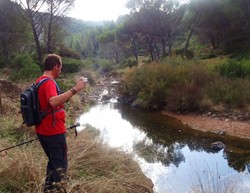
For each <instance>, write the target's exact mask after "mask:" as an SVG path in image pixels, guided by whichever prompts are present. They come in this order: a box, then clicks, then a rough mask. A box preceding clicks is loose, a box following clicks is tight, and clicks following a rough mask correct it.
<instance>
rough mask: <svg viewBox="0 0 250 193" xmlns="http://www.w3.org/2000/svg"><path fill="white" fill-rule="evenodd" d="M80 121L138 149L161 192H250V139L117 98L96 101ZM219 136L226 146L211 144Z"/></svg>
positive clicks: (122, 144) (127, 148)
mask: <svg viewBox="0 0 250 193" xmlns="http://www.w3.org/2000/svg"><path fill="white" fill-rule="evenodd" d="M77 121H78V122H79V123H80V124H81V125H83V126H82V128H80V129H84V125H85V124H89V125H91V126H93V127H95V128H97V129H99V130H100V131H101V132H100V135H101V137H102V138H103V140H104V142H107V143H108V144H109V145H110V146H111V147H120V148H122V149H123V150H124V151H126V152H129V153H133V154H134V159H135V160H136V161H137V162H138V163H139V165H140V166H141V168H142V171H143V172H144V174H145V175H146V176H147V177H148V178H150V179H151V180H152V182H153V183H154V192H155V193H191V192H195V193H197V192H204V193H207V192H211V193H230V192H234V193H249V192H250V173H249V172H250V165H248V162H249V163H250V150H249V145H250V142H249V141H247V140H239V139H237V138H230V137H226V136H219V135H215V134H211V133H210V134H208V133H203V132H200V131H195V130H192V129H191V128H189V127H187V126H185V125H182V124H181V123H180V122H179V121H178V120H176V119H174V118H172V117H167V116H164V115H162V114H161V113H158V112H146V111H141V110H138V109H134V108H131V107H129V106H126V105H121V104H119V103H116V101H112V100H111V101H110V102H108V103H99V104H97V105H95V106H93V107H91V108H90V110H89V111H88V112H85V113H84V114H82V115H81V116H80V117H79V118H78V120H77ZM249 129H250V128H249ZM215 141H222V142H223V143H224V144H225V145H226V148H225V149H223V150H220V151H219V150H217V151H215V150H213V149H211V147H210V146H211V143H213V142H215ZM247 166H248V167H247Z"/></svg>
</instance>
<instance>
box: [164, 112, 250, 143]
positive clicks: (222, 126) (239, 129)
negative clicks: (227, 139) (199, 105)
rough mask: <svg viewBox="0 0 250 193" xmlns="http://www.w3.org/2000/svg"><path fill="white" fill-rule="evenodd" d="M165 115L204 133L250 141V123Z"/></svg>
mask: <svg viewBox="0 0 250 193" xmlns="http://www.w3.org/2000/svg"><path fill="white" fill-rule="evenodd" d="M163 114H164V115H168V116H171V117H175V118H177V119H179V120H180V121H181V122H182V123H183V124H186V125H188V126H190V127H191V128H193V129H197V130H200V131H204V132H207V131H209V132H216V133H224V134H226V135H231V136H235V137H240V138H245V139H250V121H232V120H229V119H225V118H224V119H223V118H212V117H207V116H202V115H182V114H174V113H171V112H166V111H163Z"/></svg>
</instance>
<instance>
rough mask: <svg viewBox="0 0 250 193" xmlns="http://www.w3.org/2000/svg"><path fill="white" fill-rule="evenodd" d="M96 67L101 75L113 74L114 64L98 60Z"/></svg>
mask: <svg viewBox="0 0 250 193" xmlns="http://www.w3.org/2000/svg"><path fill="white" fill-rule="evenodd" d="M94 66H95V68H96V69H97V70H98V72H99V73H101V74H106V73H108V72H111V71H112V69H113V64H112V62H111V61H110V60H106V59H97V60H96V61H95V63H94Z"/></svg>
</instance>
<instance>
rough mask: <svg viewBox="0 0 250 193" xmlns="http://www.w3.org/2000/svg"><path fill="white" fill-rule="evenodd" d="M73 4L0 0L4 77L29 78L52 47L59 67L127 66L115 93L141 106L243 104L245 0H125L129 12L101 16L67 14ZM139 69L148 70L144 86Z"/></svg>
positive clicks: (249, 70) (249, 11)
mask: <svg viewBox="0 0 250 193" xmlns="http://www.w3.org/2000/svg"><path fill="white" fill-rule="evenodd" d="M73 3H74V0H70V1H63V0H53V1H52V0H50V1H46V0H43V1H38V0H34V1H21V0H13V1H11V0H1V6H0V68H1V69H6V68H10V69H11V73H10V75H9V78H10V80H12V81H20V80H22V79H23V80H30V79H32V78H35V77H37V76H38V75H39V73H40V71H41V68H42V66H41V62H42V57H43V56H44V55H45V54H46V53H57V54H60V55H61V56H62V57H63V63H64V68H63V71H64V73H76V72H78V71H80V69H82V68H85V69H89V70H93V71H96V72H98V73H100V74H105V73H108V72H110V71H112V70H117V69H125V68H131V71H132V72H131V71H129V72H128V73H127V76H125V77H127V78H126V83H125V86H124V89H123V92H124V95H128V96H129V97H130V98H133V101H135V103H136V105H138V106H141V107H143V108H149V109H155V108H156V109H158V108H159V107H162V106H169V107H170V108H171V109H172V110H197V109H201V108H203V107H204V108H208V109H209V108H212V106H215V105H218V104H221V103H222V104H225V105H224V106H227V107H230V108H231V107H236V108H242V107H246V106H248V104H249V102H250V98H249V97H247V96H248V93H246V90H249V83H248V82H249V81H248V79H249V75H250V61H249V49H250V46H249V45H250V44H249V41H250V23H249V21H250V2H249V1H248V0H237V1H234V0H209V1H208V0H190V1H186V2H185V3H184V2H182V3H180V1H177V0H128V1H127V4H126V6H127V8H129V10H130V13H129V14H127V15H121V16H120V17H119V18H118V19H117V21H105V22H86V21H82V20H77V19H74V18H69V17H67V12H68V11H69V10H70V9H71V7H72V5H73ZM208 63H209V64H208ZM141 64H151V65H146V66H143V68H136V66H140V65H141ZM184 64H186V65H184ZM133 66H135V68H132V67H133ZM198 66H199V67H198ZM144 68H146V69H145V70H143V69H144ZM151 68H152V70H151ZM164 68H165V69H164ZM170 68H171V69H170ZM178 68H179V70H178ZM200 68H201V69H200ZM192 69H193V70H192ZM198 69H199V72H198ZM194 70H196V71H197V72H195V71H194ZM144 71H148V72H149V73H153V72H155V74H154V75H150V77H153V79H154V80H155V81H153V82H154V85H149V87H148V89H147V87H145V85H144V83H145V82H147V79H146V78H147V77H149V76H148V75H146V76H144V77H143V76H140V78H138V74H142V73H144V74H147V73H145V72H144ZM171 71H174V72H175V77H173V76H172V75H173V74H174V73H171ZM160 72H161V73H162V74H160ZM164 72H165V74H164ZM184 74H186V75H184ZM193 74H197V76H193ZM128 76H129V77H128ZM133 76H134V77H137V79H136V78H133ZM178 76H179V78H178ZM195 77H196V79H195V80H194V78H195ZM143 82H144V83H143ZM155 82H156V83H155ZM170 84H171V85H170ZM239 84H240V85H242V84H243V85H244V86H241V87H239V86H238V85H239ZM211 85H212V86H211ZM204 88H205V89H204ZM235 89H236V90H235ZM204 90H205V91H204ZM180 91H182V93H180ZM242 91H244V92H243V94H242V93H241V92H242ZM169 93H175V95H173V94H169ZM194 93H196V94H195V95H196V96H195V97H193V95H194ZM176 97H177V98H176Z"/></svg>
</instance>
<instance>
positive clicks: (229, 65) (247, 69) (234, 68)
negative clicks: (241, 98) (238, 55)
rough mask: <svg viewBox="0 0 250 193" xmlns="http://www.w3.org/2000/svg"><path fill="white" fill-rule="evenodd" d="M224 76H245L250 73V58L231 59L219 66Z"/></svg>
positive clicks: (218, 68)
mask: <svg viewBox="0 0 250 193" xmlns="http://www.w3.org/2000/svg"><path fill="white" fill-rule="evenodd" d="M217 70H218V71H219V73H220V74H221V75H222V76H225V77H228V78H244V77H246V76H249V75H250V60H229V61H228V62H226V63H223V64H221V65H219V66H218V67H217Z"/></svg>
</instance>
